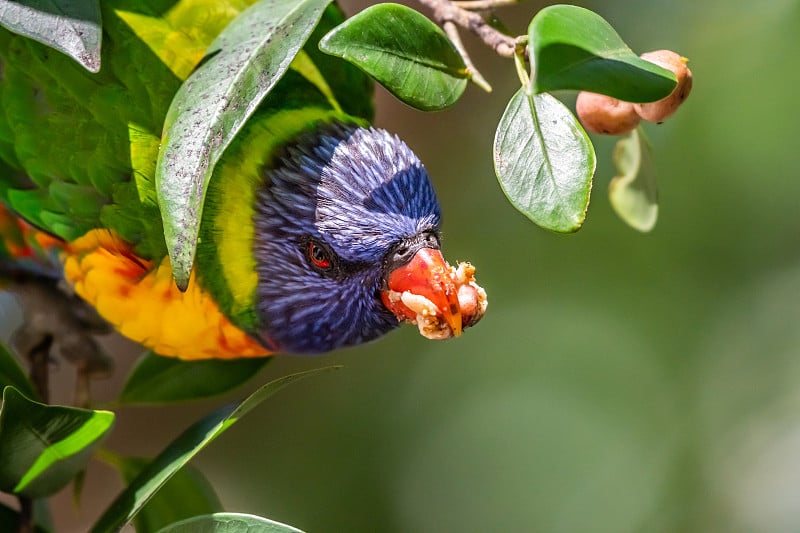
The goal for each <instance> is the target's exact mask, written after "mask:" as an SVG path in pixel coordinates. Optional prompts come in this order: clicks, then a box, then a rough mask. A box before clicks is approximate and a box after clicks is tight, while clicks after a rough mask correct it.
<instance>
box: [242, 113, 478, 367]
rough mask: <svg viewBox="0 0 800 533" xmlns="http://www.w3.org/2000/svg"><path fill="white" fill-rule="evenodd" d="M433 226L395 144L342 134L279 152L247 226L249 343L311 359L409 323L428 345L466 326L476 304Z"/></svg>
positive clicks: (419, 178)
mask: <svg viewBox="0 0 800 533" xmlns="http://www.w3.org/2000/svg"><path fill="white" fill-rule="evenodd" d="M440 222H441V214H440V209H439V203H438V201H437V199H436V194H435V192H434V189H433V185H432V184H431V181H430V178H429V177H428V174H427V172H426V171H425V168H424V167H423V165H422V163H421V162H420V161H419V159H418V158H417V157H416V155H414V153H413V152H412V151H411V150H410V149H409V148H408V147H407V146H406V145H405V144H404V143H403V142H402V141H400V139H398V138H397V137H396V136H394V135H391V134H389V133H387V132H386V131H383V130H380V129H374V128H370V129H365V128H359V127H355V126H348V125H343V124H333V125H327V126H323V127H320V128H318V129H317V130H316V131H315V132H314V133H313V134H306V135H303V136H301V137H300V138H299V139H298V140H297V141H296V142H295V143H292V144H291V145H289V146H287V147H286V148H285V149H284V151H283V154H282V156H281V157H280V158H279V159H278V160H277V162H276V163H275V165H273V167H272V168H271V169H269V170H268V171H267V176H266V179H265V181H264V185H263V186H262V187H261V188H260V189H259V191H258V196H257V200H256V214H255V229H256V238H255V245H254V246H255V250H254V251H255V255H256V258H257V265H258V267H257V270H258V288H257V296H258V299H257V301H258V309H257V311H258V314H259V317H260V319H261V323H262V324H263V325H264V326H263V328H262V330H261V331H260V337H261V339H262V340H263V342H264V343H265V344H266V345H267V347H269V348H270V349H274V350H280V351H288V352H295V353H319V352H325V351H329V350H332V349H335V348H339V347H343V346H351V345H355V344H360V343H362V342H366V341H369V340H372V339H374V338H376V337H378V336H380V335H382V334H384V333H386V332H388V331H389V330H391V329H393V328H394V327H396V326H397V325H398V324H399V323H400V322H403V321H406V322H413V323H415V324H417V325H418V327H419V328H420V332H421V333H422V334H423V335H425V336H428V337H430V338H447V337H451V336H457V335H459V334H460V333H461V330H462V329H463V328H464V327H466V326H470V325H472V324H474V323H475V322H477V321H478V320H479V319H480V318H481V316H482V315H483V312H484V311H485V308H486V294H485V292H483V289H481V288H480V287H479V286H478V285H477V283H475V281H474V276H473V273H474V269H473V268H471V266H470V265H469V264H468V263H465V264H462V265H459V267H458V268H453V267H451V266H450V265H448V264H447V263H446V262H445V260H444V258H443V256H442V253H441V251H440V249H439V246H440V241H439V226H440Z"/></svg>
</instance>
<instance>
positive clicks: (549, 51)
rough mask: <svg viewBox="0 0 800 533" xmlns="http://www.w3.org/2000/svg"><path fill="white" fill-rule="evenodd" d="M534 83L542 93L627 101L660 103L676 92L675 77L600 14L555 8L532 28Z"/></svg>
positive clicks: (543, 13)
mask: <svg viewBox="0 0 800 533" xmlns="http://www.w3.org/2000/svg"><path fill="white" fill-rule="evenodd" d="M528 39H529V47H530V50H531V54H532V57H531V67H532V81H533V83H534V91H535V92H537V93H543V92H549V91H555V90H559V89H575V90H583V91H591V92H595V93H600V94H606V95H608V96H613V97H614V98H618V99H620V100H624V101H626V102H654V101H656V100H660V99H662V98H664V97H666V96H669V94H670V93H671V92H672V90H673V89H674V88H675V85H676V83H677V79H676V78H675V74H673V73H672V72H671V71H669V70H666V69H663V68H661V67H659V66H657V65H655V64H653V63H650V62H649V61H645V60H644V59H641V58H639V57H638V56H637V55H636V54H634V53H633V51H632V50H631V49H630V48H628V45H626V44H625V42H624V41H623V40H622V38H621V37H620V36H619V35H618V34H617V32H616V31H615V30H614V28H612V27H611V25H610V24H609V23H608V22H606V21H605V20H604V19H603V18H602V17H601V16H600V15H598V14H597V13H594V12H593V11H590V10H588V9H584V8H582V7H576V6H568V5H555V6H549V7H546V8H544V9H542V10H541V11H539V12H538V13H537V14H536V16H535V17H533V20H532V21H531V23H530V26H529V27H528Z"/></svg>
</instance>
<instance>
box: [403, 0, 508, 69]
mask: <svg viewBox="0 0 800 533" xmlns="http://www.w3.org/2000/svg"><path fill="white" fill-rule="evenodd" d="M418 1H419V2H420V3H421V4H423V5H425V6H427V7H428V8H429V9H430V10H431V11H432V12H433V19H434V20H435V21H436V22H438V23H439V24H442V25H444V24H445V23H446V22H451V23H453V24H456V25H457V26H461V27H462V28H464V29H466V30H468V31H470V32H472V33H474V34H475V35H477V36H478V37H479V38H480V39H481V40H482V41H483V42H484V44H486V45H487V46H489V47H490V48H491V49H492V50H494V51H495V52H496V53H497V54H498V55H500V56H502V57H509V58H510V57H514V54H515V53H516V52H517V49H518V48H519V47H521V46H524V40H523V39H520V38H515V37H511V36H509V35H506V34H505V33H502V32H501V31H499V30H497V29H496V28H493V27H492V26H491V25H490V24H489V23H488V22H486V20H484V18H483V17H482V16H481V15H479V14H478V13H475V12H473V11H468V8H469V9H489V8H492V7H496V6H499V5H507V4H509V3H515V2H514V1H510V0H480V1H479V2H461V3H456V2H451V1H450V0H418ZM473 4H475V5H477V7H473ZM464 62H465V63H466V62H467V61H466V60H465V61H464Z"/></svg>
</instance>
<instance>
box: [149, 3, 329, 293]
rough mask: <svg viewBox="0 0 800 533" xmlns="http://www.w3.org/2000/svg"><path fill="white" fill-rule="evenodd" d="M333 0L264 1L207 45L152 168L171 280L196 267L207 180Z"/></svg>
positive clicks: (183, 282)
mask: <svg viewBox="0 0 800 533" xmlns="http://www.w3.org/2000/svg"><path fill="white" fill-rule="evenodd" d="M330 1H331V0H272V1H267V0H262V1H261V2H258V3H256V4H254V5H253V6H251V7H250V8H248V9H247V10H245V11H243V12H242V13H241V14H240V15H239V16H238V17H236V18H235V19H234V20H233V21H232V22H231V23H230V24H229V25H228V26H227V27H226V28H225V30H223V32H222V33H221V34H220V35H219V36H218V37H217V38H216V39H215V40H214V42H213V43H211V46H210V47H209V49H208V51H207V53H206V61H205V62H204V63H202V64H201V66H200V67H198V68H197V70H195V72H194V73H193V74H192V75H191V76H190V77H189V78H188V79H187V80H186V81H185V82H184V84H183V85H182V86H181V88H180V89H179V90H178V93H177V94H176V95H175V98H174V99H173V101H172V104H171V105H170V108H169V111H168V113H167V117H166V120H165V123H164V133H163V138H162V148H161V151H160V152H159V156H158V163H157V165H156V188H157V194H158V205H159V207H160V209H161V216H162V218H163V221H164V236H165V238H166V242H167V248H168V250H169V255H170V259H171V260H172V268H173V271H174V275H175V281H176V283H177V284H178V286H179V287H181V288H182V289H185V288H186V286H187V285H188V283H189V275H190V273H191V270H192V265H193V263H194V255H195V251H196V248H197V236H198V232H199V229H200V219H201V217H202V213H203V203H204V200H205V194H206V190H207V187H208V181H209V180H210V179H211V174H212V173H213V171H214V166H215V165H216V163H217V161H218V160H219V158H220V157H221V156H222V153H223V152H224V151H225V148H227V146H228V145H229V144H230V142H231V141H232V140H233V138H234V137H235V136H236V134H237V133H238V132H239V130H240V129H241V128H242V126H243V125H244V123H245V122H246V121H247V118H248V117H250V115H251V114H252V113H253V111H255V109H256V107H258V104H259V103H261V101H262V100H263V99H264V97H265V96H266V95H267V94H268V93H269V91H270V90H271V89H272V88H273V87H274V86H275V84H276V83H277V82H278V81H279V80H280V79H281V77H282V76H283V74H284V73H285V72H286V69H288V68H289V65H290V63H291V62H292V60H293V59H294V57H295V56H296V55H297V53H298V51H299V50H300V48H301V47H302V46H303V44H304V43H305V42H306V39H307V38H308V36H309V35H310V34H311V31H312V30H313V29H314V27H315V26H316V24H317V22H318V21H319V19H320V17H321V16H322V12H323V10H324V9H325V7H326V6H327V5H328V4H329V3H330Z"/></svg>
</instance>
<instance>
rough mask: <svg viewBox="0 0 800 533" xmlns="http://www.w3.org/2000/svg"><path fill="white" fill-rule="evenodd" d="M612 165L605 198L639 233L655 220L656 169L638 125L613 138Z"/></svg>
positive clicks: (647, 228)
mask: <svg viewBox="0 0 800 533" xmlns="http://www.w3.org/2000/svg"><path fill="white" fill-rule="evenodd" d="M614 165H616V167H617V172H618V175H617V176H615V177H614V178H613V179H612V180H611V182H610V183H609V184H608V197H609V200H610V201H611V206H612V207H613V208H614V211H616V212H617V215H618V216H619V218H621V219H622V220H624V221H625V222H626V223H627V224H628V225H629V226H631V227H632V228H634V229H637V230H639V231H642V232H648V231H650V230H652V229H653V227H654V226H655V225H656V220H657V219H658V189H657V187H656V170H655V164H654V163H653V152H652V149H651V147H650V143H648V142H647V139H646V138H644V134H643V132H642V131H641V128H637V129H635V130H633V131H632V132H631V134H630V135H629V136H627V137H624V138H622V139H620V140H619V141H617V145H616V146H615V147H614Z"/></svg>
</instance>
